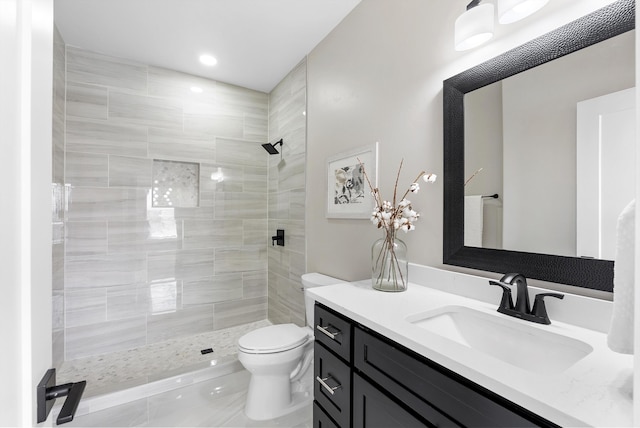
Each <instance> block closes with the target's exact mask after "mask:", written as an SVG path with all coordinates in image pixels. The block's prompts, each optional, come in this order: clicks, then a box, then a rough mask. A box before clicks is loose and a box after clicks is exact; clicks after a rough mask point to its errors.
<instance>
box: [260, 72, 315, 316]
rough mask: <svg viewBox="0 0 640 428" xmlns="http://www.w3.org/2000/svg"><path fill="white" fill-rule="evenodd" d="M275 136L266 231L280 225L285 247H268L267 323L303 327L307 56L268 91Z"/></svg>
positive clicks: (271, 129)
mask: <svg viewBox="0 0 640 428" xmlns="http://www.w3.org/2000/svg"><path fill="white" fill-rule="evenodd" d="M279 138H282V139H283V141H284V150H283V155H282V156H283V161H280V159H278V158H276V157H275V156H272V157H269V160H268V164H269V166H268V169H269V178H268V180H267V184H268V194H269V198H268V212H269V226H268V230H269V231H271V230H276V229H284V230H285V234H286V246H285V247H269V250H268V267H269V268H268V272H269V273H268V287H267V290H268V305H269V309H268V316H269V319H270V320H271V321H272V322H293V323H296V324H298V325H303V324H304V322H305V316H304V299H303V293H302V291H301V290H300V288H301V282H300V275H301V274H302V273H304V272H306V252H305V238H306V237H305V233H304V218H305V198H306V193H305V165H306V60H303V61H301V62H300V64H298V65H297V66H296V67H295V68H294V69H293V70H292V71H291V72H290V73H289V74H288V75H287V76H286V77H285V78H284V79H283V80H282V81H281V82H280V83H279V84H278V85H277V86H276V87H275V88H274V90H273V91H272V92H271V94H269V141H276V140H278V139H279Z"/></svg>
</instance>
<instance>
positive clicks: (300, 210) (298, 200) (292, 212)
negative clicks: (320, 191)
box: [289, 188, 307, 220]
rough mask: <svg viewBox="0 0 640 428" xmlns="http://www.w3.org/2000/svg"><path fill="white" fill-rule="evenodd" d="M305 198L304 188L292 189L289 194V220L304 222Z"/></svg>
mask: <svg viewBox="0 0 640 428" xmlns="http://www.w3.org/2000/svg"><path fill="white" fill-rule="evenodd" d="M306 196H307V194H306V192H305V190H304V188H301V189H293V190H291V191H290V192H289V218H290V219H291V220H304V218H305V198H306Z"/></svg>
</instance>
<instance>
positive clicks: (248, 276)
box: [242, 271, 268, 299]
mask: <svg viewBox="0 0 640 428" xmlns="http://www.w3.org/2000/svg"><path fill="white" fill-rule="evenodd" d="M267 283H268V277H267V272H266V271H254V272H243V273H242V297H243V298H245V299H250V298H254V297H267Z"/></svg>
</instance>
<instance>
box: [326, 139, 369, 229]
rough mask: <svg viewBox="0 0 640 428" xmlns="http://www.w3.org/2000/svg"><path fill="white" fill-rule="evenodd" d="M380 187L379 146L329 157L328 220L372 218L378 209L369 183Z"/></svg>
mask: <svg viewBox="0 0 640 428" xmlns="http://www.w3.org/2000/svg"><path fill="white" fill-rule="evenodd" d="M360 162H362V165H363V166H364V171H366V173H367V176H368V177H369V180H370V181H371V185H372V186H374V187H377V179H376V177H377V172H378V143H374V144H371V145H368V146H365V147H360V148H358V149H355V150H350V151H347V152H342V153H339V154H336V155H334V156H330V157H329V158H327V204H326V217H327V218H343V219H369V218H370V217H371V213H372V211H373V208H374V200H373V196H372V195H371V189H370V188H369V183H367V180H366V178H365V177H364V174H363V171H362V169H361V167H360Z"/></svg>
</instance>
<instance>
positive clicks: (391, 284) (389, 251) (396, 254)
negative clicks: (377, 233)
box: [371, 236, 409, 292]
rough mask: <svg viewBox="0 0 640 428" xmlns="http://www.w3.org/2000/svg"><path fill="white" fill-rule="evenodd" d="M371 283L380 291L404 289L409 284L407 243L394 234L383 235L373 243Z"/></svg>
mask: <svg viewBox="0 0 640 428" xmlns="http://www.w3.org/2000/svg"><path fill="white" fill-rule="evenodd" d="M371 284H372V285H373V288H374V289H376V290H380V291H396V292H397V291H406V289H407V286H408V284H409V263H408V262H407V245H406V244H405V243H404V242H402V241H401V240H400V239H397V238H396V237H395V236H385V237H384V238H381V239H378V240H377V241H376V242H374V243H373V246H372V247H371Z"/></svg>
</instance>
